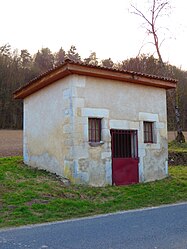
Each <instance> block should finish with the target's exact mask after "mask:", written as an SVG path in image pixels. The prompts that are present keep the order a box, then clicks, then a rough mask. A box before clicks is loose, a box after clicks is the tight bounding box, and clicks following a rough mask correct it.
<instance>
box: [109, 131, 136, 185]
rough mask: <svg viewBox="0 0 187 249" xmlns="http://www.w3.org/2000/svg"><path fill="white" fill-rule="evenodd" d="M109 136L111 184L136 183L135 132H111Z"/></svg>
mask: <svg viewBox="0 0 187 249" xmlns="http://www.w3.org/2000/svg"><path fill="white" fill-rule="evenodd" d="M111 136H112V181H113V184H114V185H127V184H133V183H137V182H138V179H139V176H138V147H137V144H138V141H137V131H134V130H111Z"/></svg>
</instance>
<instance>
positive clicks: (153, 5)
mask: <svg viewBox="0 0 187 249" xmlns="http://www.w3.org/2000/svg"><path fill="white" fill-rule="evenodd" d="M149 3H150V6H149V8H148V12H147V13H145V12H144V11H142V10H140V9H139V8H137V7H136V6H135V5H133V4H131V7H132V9H133V11H132V13H133V14H135V15H138V16H140V17H141V18H142V19H143V20H144V22H145V23H144V27H145V28H146V32H147V33H148V35H151V36H152V37H153V45H154V47H155V49H156V52H157V55H158V60H159V63H160V66H161V67H162V69H163V72H165V70H164V69H165V63H164V61H163V58H162V55H161V52H160V46H161V44H162V42H163V41H161V42H160V41H159V36H158V31H159V29H160V27H159V26H158V19H159V18H160V17H161V16H163V15H166V14H167V13H168V12H167V11H168V9H169V8H170V2H169V1H167V0H150V1H149ZM163 76H166V75H163ZM171 77H173V75H171ZM167 95H168V98H172V97H173V96H172V95H171V92H169V91H168V93H167ZM178 99H179V96H178V92H176V97H175V102H173V110H174V112H175V117H176V126H177V137H176V141H178V142H185V137H184V135H183V133H182V126H181V121H180V112H179V108H178V104H179V103H178Z"/></svg>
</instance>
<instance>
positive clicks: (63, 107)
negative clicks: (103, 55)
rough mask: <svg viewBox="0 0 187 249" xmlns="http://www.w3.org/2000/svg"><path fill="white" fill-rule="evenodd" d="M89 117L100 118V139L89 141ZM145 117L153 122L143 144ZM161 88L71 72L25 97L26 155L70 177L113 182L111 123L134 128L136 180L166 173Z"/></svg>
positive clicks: (88, 181) (94, 182) (80, 180)
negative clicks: (152, 134)
mask: <svg viewBox="0 0 187 249" xmlns="http://www.w3.org/2000/svg"><path fill="white" fill-rule="evenodd" d="M88 117H100V118H102V143H101V144H100V145H99V146H97V147H94V146H91V145H90V144H89V143H88ZM143 121H153V122H155V136H156V143H155V144H144V142H143ZM166 127H167V125H166V99H165V90H164V89H160V88H152V87H148V86H142V85H141V86H139V85H135V84H130V83H123V82H118V81H112V80H106V79H98V78H92V77H86V76H77V75H71V76H68V77H66V78H65V79H63V80H62V81H58V82H56V83H54V84H52V85H50V86H48V87H46V88H44V89H42V90H40V91H38V92H36V93H34V94H32V95H31V96H29V97H27V98H26V99H25V100H24V128H25V131H24V160H25V162H26V163H27V164H29V165H31V166H35V167H39V168H45V169H47V170H49V171H52V172H55V173H57V174H59V175H62V176H64V177H66V178H68V179H70V180H71V181H72V182H74V183H86V184H90V185H94V186H104V185H107V184H112V160H111V136H110V129H135V130H138V141H139V145H138V152H139V158H140V162H139V180H140V181H149V180H155V179H160V178H163V177H164V176H165V175H166V174H167V129H166Z"/></svg>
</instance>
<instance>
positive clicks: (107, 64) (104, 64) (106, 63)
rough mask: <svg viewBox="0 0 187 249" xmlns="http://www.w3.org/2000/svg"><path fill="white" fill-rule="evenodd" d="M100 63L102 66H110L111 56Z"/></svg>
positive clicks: (112, 64)
mask: <svg viewBox="0 0 187 249" xmlns="http://www.w3.org/2000/svg"><path fill="white" fill-rule="evenodd" d="M101 65H102V66H103V67H108V68H112V67H113V66H114V62H113V61H112V60H111V58H108V59H104V60H102V61H101Z"/></svg>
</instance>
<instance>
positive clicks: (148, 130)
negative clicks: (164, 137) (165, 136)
mask: <svg viewBox="0 0 187 249" xmlns="http://www.w3.org/2000/svg"><path fill="white" fill-rule="evenodd" d="M143 126H144V143H154V122H147V121H144V122H143Z"/></svg>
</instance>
